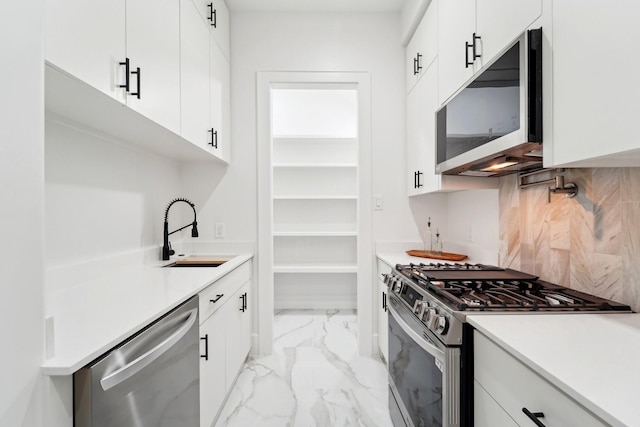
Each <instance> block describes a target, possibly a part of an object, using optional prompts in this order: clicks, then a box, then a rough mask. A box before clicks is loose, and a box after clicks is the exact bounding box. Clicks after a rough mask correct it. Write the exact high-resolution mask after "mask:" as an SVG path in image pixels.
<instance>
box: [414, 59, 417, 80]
mask: <svg viewBox="0 0 640 427" xmlns="http://www.w3.org/2000/svg"><path fill="white" fill-rule="evenodd" d="M416 74H418V58H413V75H414V76H415V75H416Z"/></svg>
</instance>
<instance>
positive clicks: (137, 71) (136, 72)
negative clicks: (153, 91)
mask: <svg viewBox="0 0 640 427" xmlns="http://www.w3.org/2000/svg"><path fill="white" fill-rule="evenodd" d="M131 74H135V75H136V81H137V83H138V91H137V92H131V95H133V96H135V97H137V98H138V99H140V93H141V91H140V75H141V72H140V67H137V68H136V71H132V72H131Z"/></svg>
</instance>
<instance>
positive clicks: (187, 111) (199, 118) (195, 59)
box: [180, 0, 211, 148]
mask: <svg viewBox="0 0 640 427" xmlns="http://www.w3.org/2000/svg"><path fill="white" fill-rule="evenodd" d="M209 78H210V73H209V29H208V28H207V27H206V24H205V23H204V22H203V21H202V18H201V17H200V15H199V14H198V11H197V10H196V7H195V5H194V4H193V2H192V1H191V0H181V1H180V123H181V126H180V134H181V135H182V137H183V138H185V139H186V140H188V141H191V142H192V143H194V144H196V145H199V146H201V147H203V148H206V147H207V143H208V142H209V141H210V138H211V134H210V133H209V132H208V130H209V129H210V127H209V121H210V112H209Z"/></svg>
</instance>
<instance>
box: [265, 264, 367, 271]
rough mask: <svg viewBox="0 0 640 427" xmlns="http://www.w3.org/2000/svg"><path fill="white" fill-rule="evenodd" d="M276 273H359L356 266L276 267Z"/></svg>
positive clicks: (313, 265)
mask: <svg viewBox="0 0 640 427" xmlns="http://www.w3.org/2000/svg"><path fill="white" fill-rule="evenodd" d="M273 272H274V273H357V272H358V266H357V265H355V264H307V265H293V264H291V265H284V264H281V265H277V264H276V265H274V266H273Z"/></svg>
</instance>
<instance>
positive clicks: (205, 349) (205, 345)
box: [200, 334, 209, 360]
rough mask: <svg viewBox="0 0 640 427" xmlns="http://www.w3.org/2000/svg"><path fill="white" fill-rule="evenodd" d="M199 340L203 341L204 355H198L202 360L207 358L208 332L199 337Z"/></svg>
mask: <svg viewBox="0 0 640 427" xmlns="http://www.w3.org/2000/svg"><path fill="white" fill-rule="evenodd" d="M200 341H204V355H203V354H201V355H200V357H202V358H204V360H209V334H204V337H200Z"/></svg>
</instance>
